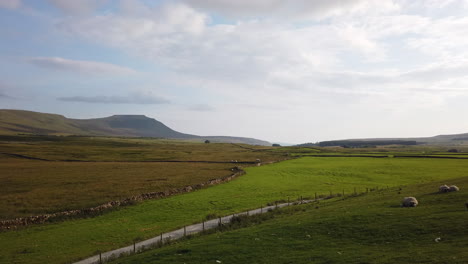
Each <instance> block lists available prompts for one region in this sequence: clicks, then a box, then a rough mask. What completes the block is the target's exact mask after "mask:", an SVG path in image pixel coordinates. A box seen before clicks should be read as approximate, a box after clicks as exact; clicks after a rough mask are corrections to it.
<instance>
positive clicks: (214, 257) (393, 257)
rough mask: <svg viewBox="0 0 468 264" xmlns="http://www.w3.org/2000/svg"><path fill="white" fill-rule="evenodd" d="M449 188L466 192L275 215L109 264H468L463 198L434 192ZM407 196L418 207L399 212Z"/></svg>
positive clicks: (418, 188) (377, 195) (413, 190)
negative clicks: (448, 189)
mask: <svg viewBox="0 0 468 264" xmlns="http://www.w3.org/2000/svg"><path fill="white" fill-rule="evenodd" d="M447 182H450V183H452V184H457V185H458V186H463V187H465V188H466V187H468V177H463V178H457V179H452V180H444V181H436V182H432V183H429V184H427V183H426V184H416V185H409V186H407V187H403V190H401V191H400V193H398V192H399V190H398V189H397V188H391V189H389V190H382V191H378V192H371V193H369V194H366V195H364V196H360V197H352V198H346V199H344V200H342V199H335V200H334V201H331V202H321V203H318V204H317V203H314V204H309V205H303V206H301V207H302V208H303V211H297V210H294V211H291V210H288V209H280V210H281V211H282V212H281V213H280V214H277V213H275V214H273V219H270V220H267V221H265V222H263V223H262V224H257V225H254V226H251V227H247V228H243V229H239V230H233V231H229V232H224V233H215V234H210V235H202V236H195V237H194V238H191V239H188V240H185V241H180V242H176V243H175V244H173V245H170V246H166V247H163V248H161V249H156V250H150V251H147V252H144V253H140V254H137V255H134V256H130V257H126V258H122V259H119V260H117V261H114V262H112V263H119V264H137V263H148V264H149V263H152V264H156V263H180V264H182V263H468V251H467V249H468V228H467V227H468V226H467V223H468V211H467V210H466V209H465V207H464V203H465V201H466V200H467V199H468V192H467V191H466V190H465V189H464V190H463V191H460V192H456V193H447V194H437V193H434V192H435V191H436V190H437V187H438V186H439V185H440V184H444V183H447ZM404 196H416V197H417V198H418V200H419V202H420V205H419V206H418V207H416V208H402V207H400V206H399V202H400V200H401V198H402V197H404ZM317 207H318V208H317ZM217 261H219V262H217Z"/></svg>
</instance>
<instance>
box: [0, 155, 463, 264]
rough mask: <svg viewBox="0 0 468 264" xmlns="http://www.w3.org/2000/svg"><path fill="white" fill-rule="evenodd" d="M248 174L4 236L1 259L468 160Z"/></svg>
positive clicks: (105, 241)
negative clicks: (104, 212)
mask: <svg viewBox="0 0 468 264" xmlns="http://www.w3.org/2000/svg"><path fill="white" fill-rule="evenodd" d="M246 171H247V174H246V175H244V176H241V177H239V178H238V179H236V180H234V181H232V182H230V183H226V184H221V185H218V186H214V187H210V188H207V189H203V190H199V191H196V192H192V193H187V194H183V195H178V196H174V197H170V198H166V199H161V200H150V201H146V202H143V203H141V204H137V205H135V206H131V207H126V208H122V209H120V210H118V211H113V212H110V213H108V214H105V215H102V216H98V217H95V218H90V219H81V220H71V221H66V222H62V223H54V224H46V225H43V226H33V227H30V228H28V229H25V230H20V231H16V232H4V233H0V246H1V247H2V248H3V251H4V253H3V254H2V255H1V257H0V262H2V261H3V262H6V263H44V262H47V263H64V262H67V261H71V260H77V259H79V258H83V257H86V256H88V255H91V254H93V253H94V252H96V251H97V250H102V251H105V250H109V249H114V248H118V247H121V246H125V245H129V244H131V243H132V241H133V240H134V239H144V238H148V237H152V236H156V235H158V234H159V233H160V232H165V231H169V230H173V229H175V228H177V227H181V226H183V225H186V224H191V223H194V222H199V221H201V220H202V219H204V218H206V217H207V216H208V215H225V214H228V213H234V212H239V211H244V210H246V209H251V208H257V207H259V206H261V205H264V204H266V203H268V202H273V201H276V200H285V199H287V197H291V199H294V198H297V197H299V196H301V195H302V196H304V197H306V196H309V197H312V196H313V195H315V193H316V192H317V193H318V194H328V193H329V192H330V191H331V192H333V193H341V192H342V191H343V190H344V191H345V193H351V192H353V190H354V188H355V187H356V188H357V190H358V191H360V192H362V191H363V190H365V188H373V187H379V188H386V187H387V186H389V187H392V186H400V185H410V184H417V183H424V182H432V181H440V180H443V179H452V178H460V177H463V176H466V171H468V163H467V162H466V161H464V160H452V159H428V158H410V159H404V158H378V159H377V158H357V157H355V158H350V157H346V158H325V157H310V158H301V159H296V160H290V161H285V162H281V163H276V164H271V165H266V166H261V167H251V168H246ZM23 252H26V253H23Z"/></svg>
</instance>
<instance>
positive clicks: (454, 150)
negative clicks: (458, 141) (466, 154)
mask: <svg viewBox="0 0 468 264" xmlns="http://www.w3.org/2000/svg"><path fill="white" fill-rule="evenodd" d="M447 152H452V153H457V152H458V149H449V150H447Z"/></svg>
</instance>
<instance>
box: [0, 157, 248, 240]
mask: <svg viewBox="0 0 468 264" xmlns="http://www.w3.org/2000/svg"><path fill="white" fill-rule="evenodd" d="M231 171H232V172H233V173H232V174H231V175H229V176H225V177H222V178H217V179H211V180H208V181H206V182H204V183H199V184H195V185H189V186H185V187H183V188H175V189H170V190H166V191H162V192H150V193H143V194H140V195H136V196H132V197H130V198H126V199H124V200H120V201H110V202H107V203H105V204H101V205H99V206H96V207H92V208H86V209H79V210H70V211H63V212H57V213H53V214H43V215H36V216H29V217H21V218H16V219H10V220H3V221H0V230H1V231H7V230H15V229H18V228H20V227H25V226H28V225H33V224H42V223H46V222H51V221H58V220H62V219H68V218H76V217H91V216H95V215H99V214H102V213H104V212H106V211H109V210H112V209H115V208H117V207H119V206H127V205H132V204H135V203H137V202H140V201H144V200H149V199H160V198H164V197H169V196H172V195H176V194H181V193H187V192H192V191H194V190H198V189H202V188H204V187H205V186H210V185H216V184H220V183H224V182H229V181H231V180H233V179H234V178H236V177H238V176H240V175H243V174H245V171H244V170H242V168H241V167H238V166H236V167H234V168H232V169H231Z"/></svg>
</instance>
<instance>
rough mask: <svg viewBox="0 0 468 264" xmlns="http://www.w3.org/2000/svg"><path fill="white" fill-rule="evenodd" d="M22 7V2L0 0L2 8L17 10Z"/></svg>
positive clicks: (18, 0)
mask: <svg viewBox="0 0 468 264" xmlns="http://www.w3.org/2000/svg"><path fill="white" fill-rule="evenodd" d="M21 5H22V3H21V0H0V8H6V9H17V8H20V7H21Z"/></svg>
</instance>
